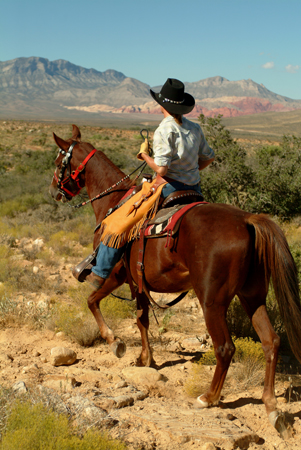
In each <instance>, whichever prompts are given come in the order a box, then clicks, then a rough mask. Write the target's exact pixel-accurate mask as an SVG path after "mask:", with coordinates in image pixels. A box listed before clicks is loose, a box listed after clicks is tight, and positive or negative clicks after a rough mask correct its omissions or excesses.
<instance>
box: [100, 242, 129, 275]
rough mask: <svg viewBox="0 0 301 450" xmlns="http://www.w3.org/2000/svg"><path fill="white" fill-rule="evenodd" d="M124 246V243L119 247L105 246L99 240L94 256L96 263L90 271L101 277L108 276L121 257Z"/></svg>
mask: <svg viewBox="0 0 301 450" xmlns="http://www.w3.org/2000/svg"><path fill="white" fill-rule="evenodd" d="M125 247H126V246H125V245H124V246H123V247H120V248H112V247H107V246H106V245H104V244H103V243H102V242H101V243H100V246H99V249H98V253H97V256H96V265H95V266H94V267H93V268H92V272H94V273H95V274H96V275H98V276H99V277H101V278H109V276H110V274H111V272H112V270H113V269H114V267H115V265H116V264H117V263H118V261H119V260H120V259H121V257H122V255H123V253H124V251H125Z"/></svg>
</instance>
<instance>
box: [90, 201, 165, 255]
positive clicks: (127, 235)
mask: <svg viewBox="0 0 301 450" xmlns="http://www.w3.org/2000/svg"><path fill="white" fill-rule="evenodd" d="M159 201H160V197H158V198H157V200H156V201H155V203H154V204H153V205H152V207H151V208H150V209H149V210H148V211H147V212H146V214H144V216H143V217H142V219H140V220H139V222H137V223H136V224H134V225H133V227H132V228H131V229H130V230H126V231H124V232H123V233H122V234H117V233H109V232H107V233H106V228H107V224H105V223H104V224H102V225H101V226H100V228H99V231H98V232H99V234H100V235H101V238H100V242H102V243H103V244H104V245H106V246H107V247H112V248H120V247H123V246H124V245H125V244H126V243H127V242H129V241H132V240H134V239H137V238H138V237H139V233H140V230H141V228H142V226H143V224H144V222H145V220H146V219H152V218H153V217H154V216H155V215H156V212H157V210H158V205H159Z"/></svg>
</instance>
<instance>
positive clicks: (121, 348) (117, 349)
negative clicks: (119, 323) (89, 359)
mask: <svg viewBox="0 0 301 450" xmlns="http://www.w3.org/2000/svg"><path fill="white" fill-rule="evenodd" d="M110 348H111V350H112V352H113V353H114V355H115V356H117V358H122V357H123V356H124V355H125V352H126V345H125V343H124V342H123V341H122V340H121V339H116V340H115V341H114V342H113V344H111V345H110Z"/></svg>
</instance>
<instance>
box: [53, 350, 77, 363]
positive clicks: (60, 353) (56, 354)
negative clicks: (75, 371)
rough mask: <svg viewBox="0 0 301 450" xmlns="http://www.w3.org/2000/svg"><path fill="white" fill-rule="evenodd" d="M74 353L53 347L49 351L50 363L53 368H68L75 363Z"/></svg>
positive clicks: (75, 356)
mask: <svg viewBox="0 0 301 450" xmlns="http://www.w3.org/2000/svg"><path fill="white" fill-rule="evenodd" d="M76 358H77V355H76V353H75V352H74V351H73V350H71V349H69V348H65V347H53V348H52V349H51V358H50V362H51V364H52V365H53V366H63V365H66V366H70V365H71V364H73V363H74V362H75V361H76Z"/></svg>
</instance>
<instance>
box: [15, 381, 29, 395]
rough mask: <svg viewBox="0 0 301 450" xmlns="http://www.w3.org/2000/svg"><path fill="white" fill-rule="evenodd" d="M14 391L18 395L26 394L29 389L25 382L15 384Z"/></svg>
mask: <svg viewBox="0 0 301 450" xmlns="http://www.w3.org/2000/svg"><path fill="white" fill-rule="evenodd" d="M12 389H13V391H15V392H16V394H25V393H26V392H27V387H26V385H25V383H24V381H18V382H17V383H15V384H13V386H12Z"/></svg>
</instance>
